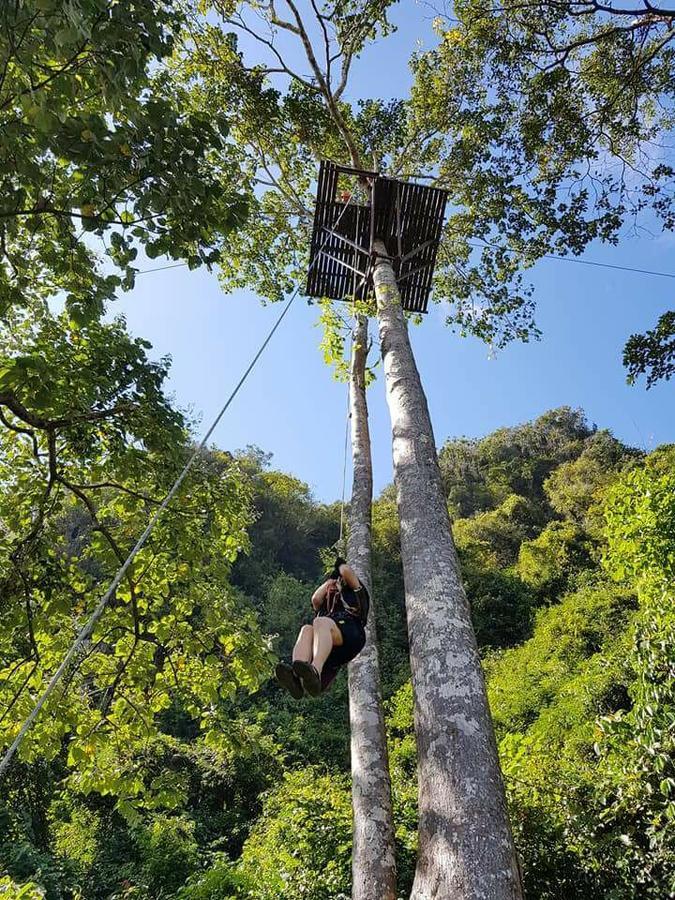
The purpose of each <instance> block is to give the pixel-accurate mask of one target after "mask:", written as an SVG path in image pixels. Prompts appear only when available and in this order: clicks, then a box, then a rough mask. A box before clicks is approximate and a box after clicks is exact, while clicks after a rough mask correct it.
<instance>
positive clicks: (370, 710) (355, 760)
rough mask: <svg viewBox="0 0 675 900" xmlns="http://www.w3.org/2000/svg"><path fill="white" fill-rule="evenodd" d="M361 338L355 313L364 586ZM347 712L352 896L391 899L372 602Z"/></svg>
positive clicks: (356, 509) (365, 434) (357, 556)
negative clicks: (352, 835)
mask: <svg viewBox="0 0 675 900" xmlns="http://www.w3.org/2000/svg"><path fill="white" fill-rule="evenodd" d="M367 341H368V320H367V319H366V317H365V316H359V317H358V321H357V324H356V326H355V328H354V333H353V335H352V363H351V372H350V385H349V399H350V409H351V426H352V457H353V464H354V475H353V481H352V499H351V508H350V516H349V545H348V551H347V558H348V560H349V563H350V565H352V566H353V567H354V570H355V571H356V573H357V574H358V575H359V577H360V578H361V580H362V581H363V583H364V584H365V586H366V587H367V588H368V590H369V591H370V590H371V579H370V524H371V504H372V498H373V471H372V462H371V456H370V433H369V429H368V406H367V403H366V384H365V373H366V356H367V353H368V347H367ZM371 603H372V601H371ZM349 719H350V724H351V760H352V806H353V810H354V842H353V849H352V876H353V882H352V883H353V886H352V898H353V900H375V898H377V900H396V861H395V850H394V821H393V815H392V808H391V783H390V779H389V759H388V754H387V742H386V736H385V730H384V715H383V711H382V697H381V694H380V664H379V659H378V652H377V635H376V630H375V615H374V608H373V606H372V605H371V610H370V616H369V618H368V628H367V640H366V646H365V647H364V649H363V650H362V651H361V653H360V654H359V655H358V656H357V657H356V659H355V660H354V661H353V662H352V663H350V665H349Z"/></svg>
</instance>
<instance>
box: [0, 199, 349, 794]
mask: <svg viewBox="0 0 675 900" xmlns="http://www.w3.org/2000/svg"><path fill="white" fill-rule="evenodd" d="M350 202H351V198H350V200H349V201H348V202H347V203H345V205H344V207H343V209H342V211H341V212H340V215H339V216H338V217H337V219H336V220H335V225H334V226H333V227H335V228H336V227H337V225H338V224H339V222H340V219H341V218H342V216H343V215H344V214H345V212H346V210H347V208H348V206H349V203H350ZM327 240H328V237H326V239H325V240H324V242H323V243H322V245H321V246H320V247H319V248H318V250H317V252H316V255H315V256H314V258H313V259H312V260H310V263H309V266H308V268H307V271H308V272H310V271H311V270H312V268H313V267H314V265H315V264H316V261H317V259H318V258H319V256H320V254H321V252H322V251H323V248H324V247H325V245H326V241H327ZM299 293H300V285H298V286H297V287H296V289H295V290H294V291H293V293H292V294H291V297H290V299H289V300H288V302H287V303H286V305H285V306H284V308H283V310H282V311H281V315H280V316H279V317H278V319H277V320H276V322H275V323H274V325H273V327H272V329H271V330H270V332H269V334H268V335H267V337H266V338H265V340H264V341H263V342H262V344H261V345H260V348H259V349H258V352H257V353H256V354H255V356H254V357H253V359H252V361H251V362H250V363H249V365H248V367H247V368H246V370H245V372H244V374H243V375H242V376H241V378H240V379H239V381H238V382H237V384H236V386H235V388H234V390H233V391H232V393H231V394H230V396H229V397H228V398H227V400H226V401H225V404H224V405H223V407H222V408H221V410H220V412H219V413H218V415H217V416H216V418H215V419H214V420H213V422H212V423H211V426H210V427H209V429H208V431H207V432H206V434H205V435H204V437H203V438H202V439H201V441H200V442H199V444H198V445H197V447H196V449H195V450H194V451H193V453H192V455H191V456H190V458H189V459H188V461H187V463H186V464H185V466H184V468H183V470H182V472H181V473H180V475H179V476H178V478H176V480H175V481H174V483H173V486H172V487H171V489H170V491H169V493H168V494H167V495H166V497H165V498H164V500H162V502H161V504H160V505H159V507H158V508H157V511H156V512H155V514H154V516H152V518H151V519H150V521H149V522H148V524H147V526H146V528H145V531H144V532H143V534H142V535H141V536H140V537H139V539H138V541H137V542H136V545H135V546H134V548H133V550H132V551H131V553H130V554H129V555H128V556H127V558H126V560H125V561H124V562H123V563H122V565H121V566H120V568H119V569H118V571H117V574H116V575H115V577H114V578H113V580H112V581H111V583H110V586H109V587H108V590H107V591H106V592H105V594H104V595H103V597H101V599H100V601H99V603H98V605H97V606H96V608H95V609H94V611H93V613H92V614H91V616H90V617H89V619H88V620H87V622H86V624H85V625H84V626H83V627H82V629H81V630H80V632H79V634H78V635H77V637H76V638H75V640H74V642H73V643H72V645H71V647H70V649H69V650H68V652H67V653H66V655H65V657H64V658H63V660H62V662H61V664H60V666H59V667H58V669H57V670H56V672H54V674H53V675H52V677H51V679H50V681H49V684H48V685H47V687H46V688H45V690H44V692H43V693H42V695H41V696H40V698H39V700H38V701H37V703H36V704H35V706H34V707H33V709H32V710H31V712H30V713H29V714H28V716H27V718H26V720H25V721H24V723H23V725H22V726H21V729H20V730H19V733H18V734H17V736H16V737H15V739H14V741H13V742H12V744H11V746H10V747H9V749H8V750H7V752H6V753H5V755H4V757H3V758H2V762H0V777H2V776H3V775H4V774H5V772H6V771H7V769H8V767H9V764H10V763H11V761H12V757H13V756H14V754H15V753H16V751H17V750H18V749H19V747H20V746H21V743H22V741H23V739H24V737H25V736H26V734H27V733H28V731H29V730H30V727H31V725H32V724H33V722H34V721H35V719H36V718H37V717H38V715H39V714H40V710H41V709H42V707H43V706H44V705H45V703H46V702H47V700H48V699H49V697H50V696H51V694H52V693H53V692H54V690H55V688H56V686H57V684H58V683H59V681H60V680H61V678H62V677H63V674H64V672H65V671H66V669H67V668H68V666H69V665H70V663H71V661H72V659H73V658H74V657H75V656H76V654H77V653H78V652H79V649H80V647H81V646H82V644H83V643H84V642H85V641H86V640H87V639H88V638H89V637H90V636H91V634H92V632H93V630H94V626H95V625H96V623H97V622H98V620H99V619H100V618H101V616H102V615H103V613H104V612H105V608H106V606H107V605H108V601H109V600H110V598H111V597H112V595H113V594H114V592H115V591H116V590H117V588H118V586H119V584H120V582H121V581H122V579H123V578H124V575H125V574H126V572H127V570H128V569H129V566H130V565H131V563H132V562H133V561H134V559H135V558H136V556H137V554H138V553H139V551H140V550H141V549H142V548H143V545H144V544H145V542H146V541H147V539H148V538H149V537H150V535H151V534H152V532H153V530H154V528H155V525H156V524H157V522H158V521H159V519H160V518H161V516H162V514H163V513H164V511H165V509H166V508H167V506H168V505H169V503H171V501H172V500H173V498H174V497H175V496H176V494H177V493H178V489H179V488H180V486H181V484H182V483H183V481H184V480H185V478H186V476H187V474H188V473H189V472H190V470H191V469H192V466H193V465H194V463H195V460H196V459H197V457H198V456H199V454H200V453H201V452H202V450H203V449H204V447H205V446H206V443H207V441H208V440H209V438H210V437H211V435H212V434H213V432H214V431H215V430H216V428H217V426H218V425H219V423H220V420H221V419H222V418H223V416H224V415H225V413H226V412H227V410H228V409H229V407H230V404H231V403H232V401H233V400H234V398H235V397H236V396H237V394H238V393H239V391H240V389H241V388H242V386H243V385H244V382H245V381H246V379H247V378H248V376H249V375H250V374H251V372H252V371H253V369H254V367H255V365H256V363H257V362H258V360H259V359H260V357H261V356H262V354H263V353H264V351H265V349H266V348H267V345H268V344H269V342H270V341H271V340H272V338H273V336H274V334H275V332H276V330H277V328H278V327H279V326H280V325H281V323H282V322H283V320H284V319H285V317H286V313H287V312H288V311H289V309H290V308H291V306H292V304H293V301H294V300H295V298H296V297H297V296H298V294H299Z"/></svg>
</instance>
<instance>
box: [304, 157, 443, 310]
mask: <svg viewBox="0 0 675 900" xmlns="http://www.w3.org/2000/svg"><path fill="white" fill-rule="evenodd" d="M340 175H348V176H353V177H355V178H358V179H359V182H360V184H361V185H364V184H367V185H368V193H369V194H370V196H369V198H368V199H367V201H366V202H365V203H357V202H355V201H354V200H353V199H351V196H350V195H347V192H345V196H338V180H339V177H340ZM447 197H448V195H447V192H446V191H444V190H441V189H440V188H433V187H427V186H426V185H420V184H413V183H412V182H408V181H399V180H398V179H394V178H387V177H385V176H383V175H380V174H379V173H377V172H368V171H362V170H359V169H352V168H349V167H347V166H338V165H336V164H335V163H332V162H328V161H326V160H324V161H322V162H321V166H320V168H319V180H318V187H317V197H316V206H315V208H314V228H313V231H312V243H311V251H310V259H311V260H314V264H313V265H312V267H311V268H310V270H309V272H308V274H307V290H306V292H307V295H308V296H310V297H328V298H330V299H331V300H346V299H348V298H350V297H352V296H355V297H356V298H357V299H369V298H371V297H372V296H373V280H372V272H373V262H374V261H375V254H374V252H373V244H374V242H375V241H376V240H381V241H382V242H383V243H384V245H385V247H386V248H387V254H388V255H389V257H390V258H391V261H392V265H393V267H394V272H395V273H396V278H397V282H398V286H399V290H400V292H401V302H402V305H403V308H404V309H405V310H407V311H409V312H417V313H423V312H426V311H427V306H428V303H429V294H430V293H431V281H432V277H433V273H434V266H435V265H436V252H437V250H438V244H439V241H440V238H441V231H442V229H443V218H444V216H445V206H446V202H447Z"/></svg>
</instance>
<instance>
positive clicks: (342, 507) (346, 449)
mask: <svg viewBox="0 0 675 900" xmlns="http://www.w3.org/2000/svg"><path fill="white" fill-rule="evenodd" d="M347 371H348V372H349V378H348V380H347V414H346V416H345V446H344V458H343V460H342V501H341V504H340V537H339V538H338V542H337V546H338V552H339V553H340V554H341V555H342V556H346V553H345V552H344V547H343V546H342V537H343V534H344V525H345V495H346V493H347V456H348V453H349V420H350V419H351V417H352V416H351V411H350V408H349V407H350V396H349V394H350V388H351V371H352V347H351V345H350V349H349V365H348V369H347Z"/></svg>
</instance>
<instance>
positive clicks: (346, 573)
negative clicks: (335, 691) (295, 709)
mask: <svg viewBox="0 0 675 900" xmlns="http://www.w3.org/2000/svg"><path fill="white" fill-rule="evenodd" d="M369 608H370V597H369V595H368V591H367V590H366V588H365V586H364V585H363V584H362V583H361V581H360V579H359V577H358V576H357V575H356V573H355V572H354V570H353V569H352V568H351V567H350V566H349V565H347V562H346V561H345V560H344V559H342V557H340V556H338V558H337V559H336V560H335V566H334V567H333V570H332V571H331V573H330V575H329V577H328V579H327V580H326V581H324V583H323V584H322V585H321V587H319V588H317V590H316V591H314V594H313V595H312V609H313V610H314V621H313V622H312V624H311V625H303V626H302V628H301V629H300V633H299V634H298V639H297V641H296V642H295V647H294V648H293V662H292V664H289V663H286V662H280V663H279V664H278V665H277V667H276V678H277V681H278V682H279V684H280V685H281V686H282V687H283V688H285V690H287V691H288V693H289V694H290V695H291V696H292V697H294V698H295V699H296V700H300V699H301V698H302V697H303V695H304V694H305V693H307V694H309V696H310V697H318V696H319V694H321V693H322V692H323V691H326V690H327V689H328V688H329V687H330V685H331V684H332V682H333V681H334V680H335V676H336V675H337V673H338V670H339V669H340V668H341V667H342V666H346V665H347V663H349V662H351V661H352V660H353V659H354V657H355V656H357V655H358V654H359V653H360V652H361V650H363V647H364V645H365V643H366V624H367V622H368V610H369Z"/></svg>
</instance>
